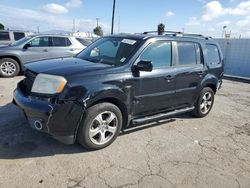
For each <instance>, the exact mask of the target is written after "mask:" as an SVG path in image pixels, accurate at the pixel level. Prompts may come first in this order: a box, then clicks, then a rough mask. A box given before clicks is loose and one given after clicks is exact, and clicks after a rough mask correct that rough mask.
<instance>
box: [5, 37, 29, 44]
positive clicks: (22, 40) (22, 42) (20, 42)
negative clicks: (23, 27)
mask: <svg viewBox="0 0 250 188" xmlns="http://www.w3.org/2000/svg"><path fill="white" fill-rule="evenodd" d="M30 39H31V37H30V36H29V37H24V38H21V39H19V40H17V41H15V42H13V43H11V44H10V46H19V45H21V44H24V43H25V42H27V41H28V40H30Z"/></svg>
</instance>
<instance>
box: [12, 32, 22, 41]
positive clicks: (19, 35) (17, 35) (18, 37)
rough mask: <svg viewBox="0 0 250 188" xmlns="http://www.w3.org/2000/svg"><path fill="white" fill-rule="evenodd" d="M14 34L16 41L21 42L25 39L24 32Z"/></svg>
mask: <svg viewBox="0 0 250 188" xmlns="http://www.w3.org/2000/svg"><path fill="white" fill-rule="evenodd" d="M13 34H14V39H15V40H19V39H21V38H23V37H25V35H24V33H22V32H14V33H13Z"/></svg>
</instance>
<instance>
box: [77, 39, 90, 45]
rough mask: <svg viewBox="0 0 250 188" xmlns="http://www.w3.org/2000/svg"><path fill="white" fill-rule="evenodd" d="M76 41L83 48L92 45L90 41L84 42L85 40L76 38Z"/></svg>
mask: <svg viewBox="0 0 250 188" xmlns="http://www.w3.org/2000/svg"><path fill="white" fill-rule="evenodd" d="M76 40H78V41H79V42H80V43H81V44H82V45H84V46H88V45H90V44H91V43H92V42H91V41H90V40H86V39H82V38H76Z"/></svg>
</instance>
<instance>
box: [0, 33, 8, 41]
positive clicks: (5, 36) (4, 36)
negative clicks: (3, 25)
mask: <svg viewBox="0 0 250 188" xmlns="http://www.w3.org/2000/svg"><path fill="white" fill-rule="evenodd" d="M0 40H5V41H8V40H10V34H9V32H0Z"/></svg>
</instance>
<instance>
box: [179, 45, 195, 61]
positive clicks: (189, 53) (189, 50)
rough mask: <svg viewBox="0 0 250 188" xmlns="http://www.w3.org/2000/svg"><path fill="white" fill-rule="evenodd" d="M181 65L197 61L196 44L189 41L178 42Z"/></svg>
mask: <svg viewBox="0 0 250 188" xmlns="http://www.w3.org/2000/svg"><path fill="white" fill-rule="evenodd" d="M177 49H178V57H179V65H192V64H196V63H197V57H196V51H197V49H196V44H195V43H191V42H190V43H189V42H178V43H177Z"/></svg>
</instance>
